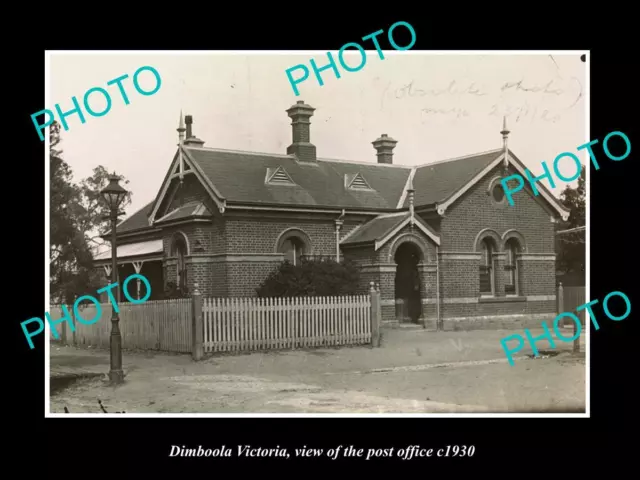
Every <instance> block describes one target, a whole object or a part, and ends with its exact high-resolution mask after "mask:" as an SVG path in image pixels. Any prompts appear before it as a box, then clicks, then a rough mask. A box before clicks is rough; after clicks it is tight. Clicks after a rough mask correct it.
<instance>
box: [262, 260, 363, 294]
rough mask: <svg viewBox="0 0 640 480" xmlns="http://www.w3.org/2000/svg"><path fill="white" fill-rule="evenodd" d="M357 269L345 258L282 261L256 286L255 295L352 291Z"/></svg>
mask: <svg viewBox="0 0 640 480" xmlns="http://www.w3.org/2000/svg"><path fill="white" fill-rule="evenodd" d="M359 275H360V270H359V269H358V267H357V266H356V265H355V264H354V263H352V262H349V261H343V262H340V263H338V262H336V261H335V260H332V259H328V258H323V259H303V260H302V261H301V262H300V264H299V265H295V266H294V265H292V264H291V263H289V262H287V261H285V262H284V263H282V264H281V265H280V267H279V268H278V269H277V270H274V271H273V272H271V274H270V275H269V276H268V277H267V278H266V279H265V280H264V281H263V282H262V284H261V285H260V287H258V288H257V289H256V292H257V294H258V296H259V297H302V296H321V297H324V296H330V295H355V294H356V293H357V287H358V280H359Z"/></svg>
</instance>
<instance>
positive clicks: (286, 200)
mask: <svg viewBox="0 0 640 480" xmlns="http://www.w3.org/2000/svg"><path fill="white" fill-rule="evenodd" d="M182 148H183V150H182V151H183V152H184V154H183V162H184V166H185V172H186V171H187V170H189V169H190V167H193V168H191V169H190V171H189V174H191V175H195V176H196V177H197V178H198V179H199V181H200V182H201V183H202V184H203V186H204V187H205V189H206V190H207V191H208V192H209V193H210V195H211V197H212V199H213V200H214V202H215V203H216V205H217V206H218V208H219V209H220V211H221V212H223V211H224V208H225V206H226V205H227V204H236V205H254V206H260V205H264V206H269V207H271V206H284V207H289V208H292V207H293V208H295V207H302V208H309V207H312V208H313V207H318V208H322V207H324V208H327V207H329V208H344V209H358V210H369V211H373V212H381V213H382V212H385V211H387V212H393V211H397V210H400V209H407V208H408V206H409V205H408V198H407V195H406V189H407V185H410V184H412V185H413V188H414V190H415V195H414V203H415V207H422V206H438V207H439V209H440V210H442V211H443V212H444V210H446V208H447V207H448V206H449V205H450V204H452V203H453V202H455V201H456V200H457V198H459V197H460V196H461V195H462V194H463V193H464V192H465V191H466V190H468V189H469V188H471V187H472V186H473V185H474V184H475V183H477V182H478V181H480V179H482V178H483V176H484V175H485V174H486V173H488V171H490V170H491V169H492V168H493V166H497V164H498V163H500V161H501V160H502V159H503V158H504V156H503V149H501V148H500V149H495V150H491V151H488V152H482V153H478V154H474V155H468V156H465V157H458V158H454V159H449V160H444V161H441V162H436V163H430V164H426V165H419V166H415V167H411V166H403V165H390V164H380V163H374V162H355V161H345V160H330V159H322V158H319V159H318V160H317V162H315V163H312V162H299V161H298V160H297V159H296V158H295V157H294V156H293V155H280V154H268V153H254V152H242V151H235V150H222V149H214V148H205V147H198V146H195V147H194V146H190V145H184V146H183V147H182ZM178 153H179V150H177V151H176V154H175V155H174V158H173V162H172V164H171V167H170V169H169V171H168V172H167V175H166V177H165V180H164V182H163V184H162V186H161V187H160V190H159V192H158V195H157V196H156V199H155V200H154V201H153V202H151V203H149V204H147V205H145V206H144V207H143V208H142V209H140V210H139V211H137V212H136V213H134V214H133V215H132V216H131V217H129V218H128V219H126V220H124V221H123V222H122V223H121V224H119V225H118V227H117V231H118V233H125V232H132V231H143V230H144V229H151V228H153V227H151V226H149V216H150V215H151V214H152V213H153V211H154V209H155V208H157V207H158V206H159V205H160V204H161V203H162V201H163V199H164V197H165V195H166V194H167V192H169V191H170V189H169V188H168V187H169V184H170V183H171V182H172V181H175V179H176V176H177V171H178V170H177V168H178V165H179V162H178V159H179V155H178ZM509 163H510V164H512V165H513V166H514V167H515V168H516V170H518V171H519V172H520V173H521V174H522V175H524V170H525V167H524V164H522V162H521V161H520V160H519V159H518V158H517V157H516V156H515V155H514V154H513V152H511V151H510V150H509ZM284 185H286V187H287V188H282V186H284ZM354 185H355V187H356V188H354ZM366 186H368V187H369V188H366ZM538 190H539V191H540V195H539V196H538V197H536V198H537V199H538V200H539V201H546V202H547V203H549V204H550V205H551V206H552V207H553V208H554V209H555V210H556V211H557V212H558V213H559V214H560V215H561V216H565V215H568V210H566V209H565V208H564V207H563V206H562V204H561V203H560V201H559V200H558V199H557V198H555V197H554V196H553V195H552V194H551V193H550V192H549V190H548V189H547V188H546V187H545V186H544V185H541V184H539V185H538ZM207 212H208V214H211V212H209V211H207ZM161 213H164V214H165V217H164V218H163V219H162V221H165V220H169V219H172V220H175V219H176V218H179V217H176V215H178V216H180V215H184V216H189V215H187V213H186V210H181V211H180V212H170V214H171V215H172V216H171V217H168V215H169V213H166V212H157V213H156V216H157V215H159V214H161ZM155 220H156V222H157V221H159V220H160V218H156V219H155ZM378 220H379V222H380V223H376V224H373V225H370V226H369V227H367V228H371V229H377V228H383V226H384V225H387V224H388V223H389V222H390V220H383V219H382V218H381V217H378Z"/></svg>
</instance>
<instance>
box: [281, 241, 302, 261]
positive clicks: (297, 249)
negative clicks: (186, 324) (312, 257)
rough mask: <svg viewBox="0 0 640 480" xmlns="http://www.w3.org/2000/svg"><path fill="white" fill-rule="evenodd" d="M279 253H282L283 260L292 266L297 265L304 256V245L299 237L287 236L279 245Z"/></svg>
mask: <svg viewBox="0 0 640 480" xmlns="http://www.w3.org/2000/svg"><path fill="white" fill-rule="evenodd" d="M279 253H284V259H285V260H286V261H288V262H289V263H291V264H292V265H299V264H300V260H301V259H302V256H303V255H304V254H305V244H304V242H303V241H302V239H301V238H300V237H297V236H294V235H292V236H289V237H287V238H285V239H284V241H283V242H282V244H281V245H280V249H279Z"/></svg>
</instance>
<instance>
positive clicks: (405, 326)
mask: <svg viewBox="0 0 640 480" xmlns="http://www.w3.org/2000/svg"><path fill="white" fill-rule="evenodd" d="M380 327H381V328H389V329H393V330H424V327H423V326H422V325H419V324H416V323H400V322H387V323H383V324H382V325H380Z"/></svg>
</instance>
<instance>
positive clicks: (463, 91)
mask: <svg viewBox="0 0 640 480" xmlns="http://www.w3.org/2000/svg"><path fill="white" fill-rule="evenodd" d="M414 82H415V80H411V81H410V82H409V83H408V84H406V85H404V86H403V87H400V88H398V89H396V91H395V94H394V96H395V98H397V99H401V98H404V97H408V98H414V97H424V96H426V95H433V96H436V97H437V96H440V95H476V96H478V97H482V96H485V95H487V92H486V91H484V89H482V88H479V87H478V86H477V85H476V84H475V82H472V83H471V84H470V85H467V86H466V87H464V86H461V85H459V84H458V82H457V81H456V80H453V81H452V82H451V83H449V85H447V86H446V87H445V88H432V89H428V90H425V89H421V88H415V87H414V85H413V84H414Z"/></svg>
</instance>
